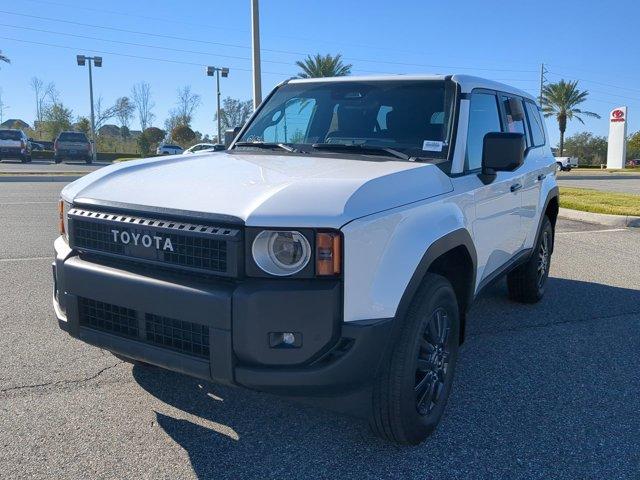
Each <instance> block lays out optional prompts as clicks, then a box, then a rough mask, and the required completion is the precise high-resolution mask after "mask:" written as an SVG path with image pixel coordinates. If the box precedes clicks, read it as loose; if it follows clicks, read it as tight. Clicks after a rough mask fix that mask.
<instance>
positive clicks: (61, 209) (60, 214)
mask: <svg viewBox="0 0 640 480" xmlns="http://www.w3.org/2000/svg"><path fill="white" fill-rule="evenodd" d="M58 221H59V223H58V230H59V231H60V235H64V233H65V232H64V201H62V200H60V201H59V202H58Z"/></svg>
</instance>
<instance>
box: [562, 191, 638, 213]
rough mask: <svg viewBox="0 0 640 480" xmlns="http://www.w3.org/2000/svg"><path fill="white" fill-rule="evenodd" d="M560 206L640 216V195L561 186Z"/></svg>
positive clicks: (584, 210)
mask: <svg viewBox="0 0 640 480" xmlns="http://www.w3.org/2000/svg"><path fill="white" fill-rule="evenodd" d="M560 206H561V207H563V208H571V209H573V210H581V211H583V212H593V213H607V214H610V215H632V216H640V195H632V194H630V193H612V192H601V191H598V190H592V189H590V188H566V187H560Z"/></svg>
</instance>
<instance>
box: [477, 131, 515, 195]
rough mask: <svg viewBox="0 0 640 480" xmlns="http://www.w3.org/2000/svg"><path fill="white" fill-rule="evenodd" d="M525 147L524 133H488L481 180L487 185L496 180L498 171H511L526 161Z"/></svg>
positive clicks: (483, 148) (483, 151)
mask: <svg viewBox="0 0 640 480" xmlns="http://www.w3.org/2000/svg"><path fill="white" fill-rule="evenodd" d="M524 148H525V142H524V135H523V134H522V133H501V132H491V133H487V134H486V135H485V136H484V141H483V145H482V173H481V174H480V175H478V176H479V177H480V180H482V182H483V183H484V184H485V185H486V184H488V183H491V182H493V180H495V178H496V172H501V171H504V172H511V171H513V170H515V169H516V168H518V167H519V166H520V165H522V163H523V162H524Z"/></svg>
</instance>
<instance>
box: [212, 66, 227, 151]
mask: <svg viewBox="0 0 640 480" xmlns="http://www.w3.org/2000/svg"><path fill="white" fill-rule="evenodd" d="M214 74H215V76H216V86H217V96H218V143H223V141H222V136H221V135H222V129H221V128H220V75H222V76H223V78H227V77H228V76H229V69H228V68H227V67H222V68H218V67H207V76H209V77H213V75H214Z"/></svg>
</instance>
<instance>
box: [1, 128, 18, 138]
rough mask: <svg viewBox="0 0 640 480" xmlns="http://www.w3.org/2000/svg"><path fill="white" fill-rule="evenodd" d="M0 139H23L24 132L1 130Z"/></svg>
mask: <svg viewBox="0 0 640 480" xmlns="http://www.w3.org/2000/svg"><path fill="white" fill-rule="evenodd" d="M0 140H22V133H21V132H19V131H17V130H0Z"/></svg>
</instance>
